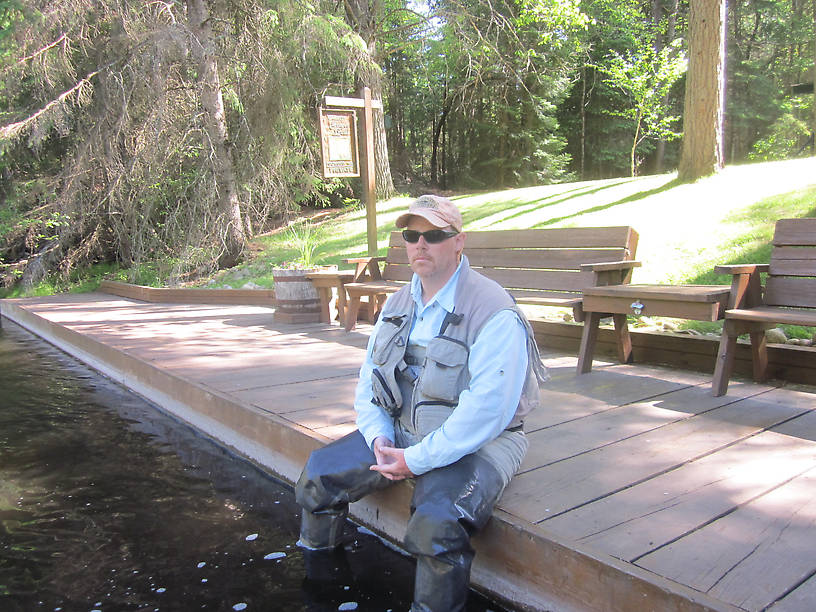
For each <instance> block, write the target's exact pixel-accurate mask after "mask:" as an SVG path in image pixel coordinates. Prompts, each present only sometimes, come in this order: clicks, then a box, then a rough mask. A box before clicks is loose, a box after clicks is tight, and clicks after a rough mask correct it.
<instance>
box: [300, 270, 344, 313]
mask: <svg viewBox="0 0 816 612" xmlns="http://www.w3.org/2000/svg"><path fill="white" fill-rule="evenodd" d="M306 277H307V278H308V279H309V280H310V281H312V284H313V285H314V287H315V289H316V290H317V297H318V298H319V299H320V320H321V322H323V323H331V314H330V313H329V304H330V303H331V300H332V289H334V290H335V291H336V293H337V302H336V308H337V318H338V319H339V320H340V324H341V325H345V317H346V290H345V289H344V288H343V285H345V284H346V283H349V282H351V281H352V280H354V277H355V272H354V270H318V271H317V272H309V273H308V274H307V275H306Z"/></svg>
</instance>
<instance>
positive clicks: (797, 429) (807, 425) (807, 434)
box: [772, 390, 816, 442]
mask: <svg viewBox="0 0 816 612" xmlns="http://www.w3.org/2000/svg"><path fill="white" fill-rule="evenodd" d="M788 393H790V394H799V395H801V396H802V398H803V399H802V401H803V402H809V403H810V405H811V406H813V410H811V411H810V412H808V413H807V414H803V415H802V416H800V417H797V418H795V419H792V420H790V421H788V422H787V423H782V424H781V425H778V426H776V427H774V428H773V430H772V431H775V432H777V433H781V434H785V435H787V436H793V437H796V438H802V439H803V440H811V441H813V442H816V394H814V393H810V392H804V391H791V390H788Z"/></svg>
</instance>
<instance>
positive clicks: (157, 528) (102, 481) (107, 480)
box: [0, 319, 496, 611]
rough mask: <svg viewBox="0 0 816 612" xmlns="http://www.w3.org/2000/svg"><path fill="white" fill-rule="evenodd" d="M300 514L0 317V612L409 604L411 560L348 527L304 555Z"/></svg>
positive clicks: (276, 492)
mask: <svg viewBox="0 0 816 612" xmlns="http://www.w3.org/2000/svg"><path fill="white" fill-rule="evenodd" d="M298 524H299V508H298V507H297V505H296V504H295V502H294V498H293V495H292V493H291V489H290V488H288V487H287V486H285V485H282V484H280V483H278V482H276V481H274V480H272V479H271V478H269V477H268V476H267V475H265V474H264V473H262V472H261V471H259V470H257V469H255V468H254V467H253V466H252V465H250V464H249V463H247V462H245V461H242V460H239V459H237V458H236V457H234V456H232V455H230V454H229V453H227V452H226V451H224V450H223V449H222V448H220V447H218V446H216V445H214V444H212V443H210V442H209V441H208V440H206V439H204V438H202V437H200V436H199V435H197V434H196V433H195V432H193V431H192V430H191V429H189V428H187V427H186V426H184V425H182V424H180V423H178V422H176V421H175V420H173V419H171V418H169V417H167V416H166V415H164V414H163V413H161V412H159V411H158V410H156V409H154V408H153V407H152V406H150V405H149V404H147V403H146V402H144V401H142V400H141V399H140V398H138V397H136V396H134V395H133V394H130V393H129V392H127V391H125V390H124V389H122V388H121V387H119V386H117V385H116V384H114V383H112V382H111V381H109V380H108V379H105V378H103V377H101V376H99V375H97V374H96V373H95V372H93V371H91V370H89V369H88V368H86V367H85V366H83V365H82V364H79V363H78V362H76V361H74V360H73V359H72V358H70V357H68V356H66V355H65V354H63V353H62V352H60V351H59V350H57V349H55V348H53V347H51V346H50V345H48V344H46V343H45V342H43V341H41V340H39V339H38V338H36V337H34V336H32V335H31V334H29V333H28V332H26V331H24V330H22V329H21V328H19V327H17V326H15V325H14V324H12V323H10V322H9V321H7V320H5V319H4V320H3V328H2V330H0V609H2V610H4V611H11V610H26V611H27V610H36V609H41V610H104V611H107V610H139V609H145V610H196V609H210V610H233V609H234V610H241V609H246V610H316V611H317V610H338V609H349V610H353V609H356V610H389V609H393V610H405V609H407V608H408V607H410V601H411V589H412V581H413V564H412V562H411V561H410V560H409V559H406V558H405V557H403V556H401V555H399V554H397V553H395V552H393V551H391V550H389V549H388V548H386V547H385V546H383V545H382V544H381V543H380V542H379V541H378V540H376V539H375V538H374V537H372V536H370V535H366V534H364V533H360V532H359V531H357V530H355V528H354V527H352V526H351V525H349V532H350V534H351V538H350V541H349V544H348V545H347V546H346V548H345V550H344V551H342V553H341V554H339V555H335V556H333V557H329V558H325V557H324V558H320V559H318V560H317V565H315V563H314V561H315V560H313V559H304V556H303V551H302V550H301V549H299V548H297V547H296V546H295V542H296V541H297V531H298ZM307 563H308V564H309V569H310V570H313V571H315V573H312V574H310V577H309V578H305V576H306V569H307V568H306V565H307ZM472 599H473V602H472V603H473V606H472V608H471V609H473V610H486V609H489V608H490V607H491V606H490V604H489V603H488V602H486V601H485V600H482V599H481V598H478V597H475V596H474V597H473V598H472ZM493 608H494V609H496V608H495V606H493Z"/></svg>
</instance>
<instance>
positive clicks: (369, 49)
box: [344, 0, 396, 198]
mask: <svg viewBox="0 0 816 612" xmlns="http://www.w3.org/2000/svg"><path fill="white" fill-rule="evenodd" d="M344 6H345V13H346V20H347V21H348V23H349V25H350V26H351V28H352V29H353V30H354V31H355V32H357V34H358V35H359V36H360V38H362V40H363V41H364V42H365V53H366V55H367V57H368V60H369V61H368V62H367V65H365V69H364V70H362V71H361V72H360V75H359V81H358V87H357V89H358V90H359V89H360V88H361V87H363V86H366V87H369V88H370V89H371V97H372V98H373V99H375V100H382V99H383V86H382V68H381V67H380V66H381V64H382V53H383V52H382V51H381V48H382V46H383V45H382V43H381V42H380V38H381V37H382V27H383V22H384V15H383V8H384V7H383V0H344ZM374 158H375V164H376V166H375V168H376V189H377V195H378V196H379V197H381V198H390V197H391V196H392V195H394V193H396V192H395V190H394V180H393V177H392V176H391V165H390V162H389V159H388V143H387V140H386V134H385V118H384V116H383V113H382V112H375V113H374Z"/></svg>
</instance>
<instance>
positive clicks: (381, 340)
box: [371, 256, 549, 429]
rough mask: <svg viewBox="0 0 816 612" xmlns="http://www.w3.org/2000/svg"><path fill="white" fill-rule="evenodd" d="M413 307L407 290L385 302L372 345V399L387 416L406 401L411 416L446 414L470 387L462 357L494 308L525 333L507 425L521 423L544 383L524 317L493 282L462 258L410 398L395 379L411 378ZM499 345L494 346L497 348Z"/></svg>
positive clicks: (395, 414)
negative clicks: (516, 395) (433, 409)
mask: <svg viewBox="0 0 816 612" xmlns="http://www.w3.org/2000/svg"><path fill="white" fill-rule="evenodd" d="M415 307H416V304H415V302H414V300H413V297H412V295H411V286H410V285H406V286H405V287H402V288H401V289H400V290H399V291H398V292H397V293H395V294H394V295H392V296H391V297H390V298H389V299H388V302H387V303H386V305H385V307H384V309H383V312H382V313H381V315H380V317H381V320H382V323H381V325H380V326H379V327H378V329H377V333H376V335H375V337H374V342H373V345H372V353H371V359H372V361H373V364H374V369H373V372H372V380H371V382H372V391H373V396H374V397H373V398H372V401H373V402H374V403H375V404H377V405H378V406H380V407H381V408H383V409H384V410H385V411H386V412H387V413H388V414H389V415H391V416H392V417H394V418H398V417H399V416H400V414H401V413H402V410H403V404H404V403H405V402H406V401H410V406H411V408H412V410H411V412H412V414H413V413H415V412H417V411H418V410H419V409H420V408H421V407H422V406H423V405H434V406H445V407H448V408H450V411H451V412H452V411H453V409H454V408H455V407H456V405H457V404H458V403H459V395H460V394H461V393H462V391H464V390H465V389H467V388H468V386H469V385H470V373H469V371H468V367H467V364H468V358H469V356H470V347H471V346H473V343H474V342H475V341H476V339H477V338H478V336H479V332H480V331H481V330H482V328H483V327H484V325H485V324H486V323H487V321H488V320H490V318H491V317H492V316H493V315H495V314H496V313H497V312H499V311H500V310H513V311H514V312H516V314H517V315H518V317H519V319H520V320H521V322H522V323H523V325H524V328H525V330H526V332H527V346H526V350H527V375H526V378H525V381H524V385H523V387H522V392H521V399H520V400H519V404H518V406H517V408H516V412H515V415H514V416H513V419H512V421H511V422H510V424H509V425H508V429H514V428H517V427H519V426H521V425H522V423H523V420H524V417H525V416H526V415H527V414H529V413H530V412H531V411H532V410H534V409H535V408H537V407H538V405H539V403H540V397H539V384H540V383H543V382H545V381H546V380H548V379H549V375H548V374H547V370H546V368H545V367H544V365H543V364H542V363H541V356H540V354H539V352H538V347H537V346H536V343H535V339H534V337H533V330H532V327H531V326H530V323H529V321H528V320H527V317H526V316H524V313H523V312H522V311H521V310H520V309H519V308H518V307H517V306H516V304H515V301H514V300H513V298H512V297H511V296H510V294H509V293H507V291H505V290H504V289H503V288H502V287H501V286H500V285H499V284H498V283H496V282H494V281H492V280H490V279H488V278H486V277H485V276H483V275H481V274H479V273H478V272H476V271H474V270H472V269H471V268H470V265H469V263H468V260H467V257H464V256H463V257H462V266H461V269H460V271H459V279H458V282H457V285H456V292H455V299H454V311H453V312H452V313H447V314H446V316H445V319H444V321H443V323H442V325H441V327H440V329H439V332H438V333H437V335H436V337H434V338H432V339H431V341H430V342H429V343H428V346H427V347H426V348H425V351H424V353H425V354H424V358H423V360H422V361H423V363H421V364H415V365H421V366H422V367H421V369H419V371H420V374H419V376H418V377H417V378H416V379H415V380H414V381H413V391H412V397H411V398H404V397H403V394H402V393H401V392H400V385H399V382H398V380H397V378H398V377H411V372H412V371H413V369H412V368H411V367H410V365H411V364H409V363H408V361H410V358H408V361H406V349H407V347H408V336H409V333H410V331H411V326H412V322H413V320H414V311H415ZM498 348H499V347H497V349H498Z"/></svg>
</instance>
